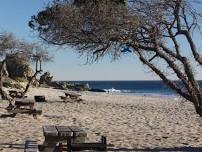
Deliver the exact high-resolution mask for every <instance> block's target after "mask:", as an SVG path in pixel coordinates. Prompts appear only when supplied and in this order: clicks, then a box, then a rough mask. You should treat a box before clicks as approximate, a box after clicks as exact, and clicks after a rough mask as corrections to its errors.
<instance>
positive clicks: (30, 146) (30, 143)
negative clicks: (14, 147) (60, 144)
mask: <svg viewBox="0 0 202 152" xmlns="http://www.w3.org/2000/svg"><path fill="white" fill-rule="evenodd" d="M24 152H39V148H38V144H37V141H35V140H26V141H25V150H24Z"/></svg>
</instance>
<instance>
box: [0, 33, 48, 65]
mask: <svg viewBox="0 0 202 152" xmlns="http://www.w3.org/2000/svg"><path fill="white" fill-rule="evenodd" d="M11 55H12V56H16V58H18V60H17V61H18V62H19V63H23V62H33V61H35V60H36V59H37V58H38V59H41V60H43V61H50V60H51V57H50V55H49V54H48V52H47V51H46V50H44V49H43V48H42V47H40V46H39V45H37V44H34V43H28V42H25V41H20V40H18V39H16V38H15V37H14V35H13V34H12V33H2V34H0V58H2V60H3V59H5V58H6V56H11Z"/></svg>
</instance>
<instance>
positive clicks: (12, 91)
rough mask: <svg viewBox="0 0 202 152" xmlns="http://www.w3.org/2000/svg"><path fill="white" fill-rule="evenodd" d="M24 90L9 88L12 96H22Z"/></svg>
mask: <svg viewBox="0 0 202 152" xmlns="http://www.w3.org/2000/svg"><path fill="white" fill-rule="evenodd" d="M22 94H23V92H21V91H16V90H9V95H10V96H11V97H12V98H21V97H22Z"/></svg>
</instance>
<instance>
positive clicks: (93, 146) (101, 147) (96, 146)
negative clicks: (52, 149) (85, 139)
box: [58, 136, 107, 152]
mask: <svg viewBox="0 0 202 152" xmlns="http://www.w3.org/2000/svg"><path fill="white" fill-rule="evenodd" d="M58 149H59V150H60V151H61V152H62V151H68V152H71V151H82V150H93V151H106V150H107V138H106V137H105V136H101V141H100V142H95V143H72V142H71V140H68V141H67V145H63V144H62V143H60V144H59V148H58Z"/></svg>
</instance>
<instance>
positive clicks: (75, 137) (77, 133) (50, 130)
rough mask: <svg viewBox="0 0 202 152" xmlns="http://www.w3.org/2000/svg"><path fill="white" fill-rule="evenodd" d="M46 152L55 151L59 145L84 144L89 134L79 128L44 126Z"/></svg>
mask: <svg viewBox="0 0 202 152" xmlns="http://www.w3.org/2000/svg"><path fill="white" fill-rule="evenodd" d="M43 134H44V136H45V140H44V143H43V145H44V147H45V149H44V150H45V152H51V151H54V149H55V148H56V145H57V143H67V141H68V140H69V141H71V142H72V143H84V142H85V139H86V137H87V133H86V131H85V130H84V129H83V128H80V127H78V126H54V125H51V126H43Z"/></svg>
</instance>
